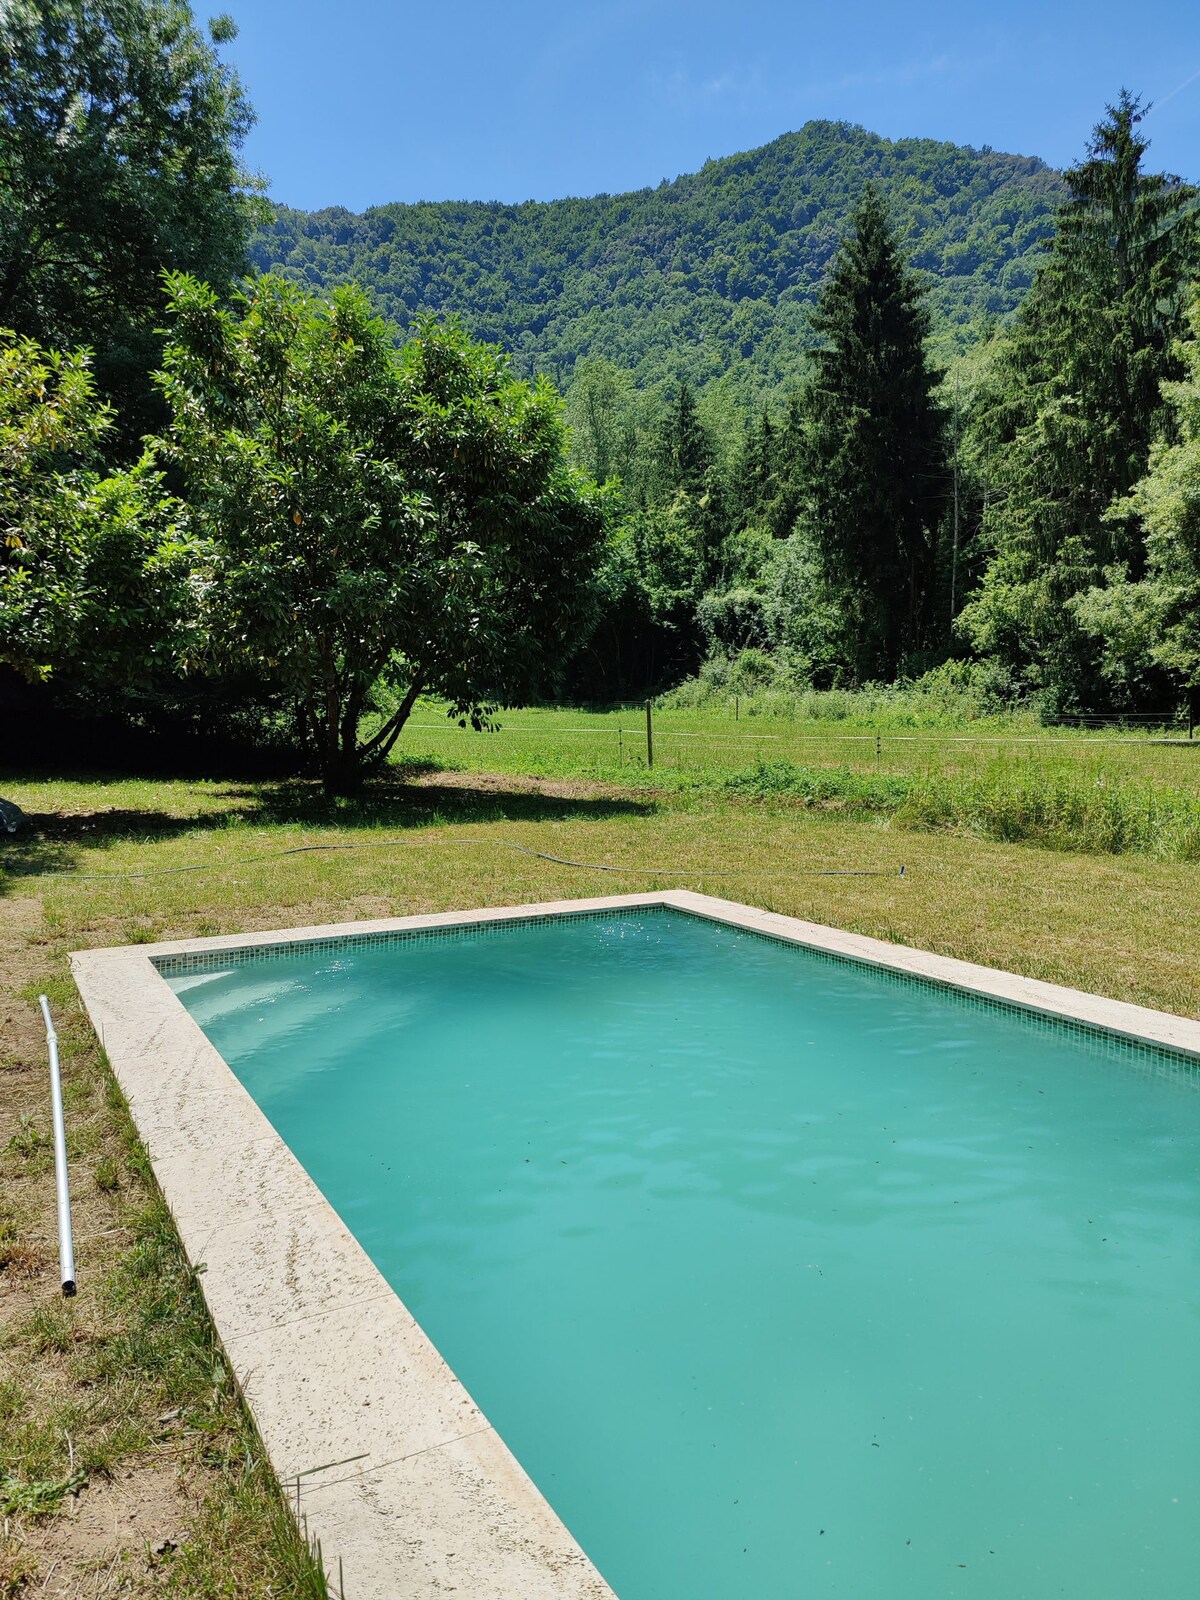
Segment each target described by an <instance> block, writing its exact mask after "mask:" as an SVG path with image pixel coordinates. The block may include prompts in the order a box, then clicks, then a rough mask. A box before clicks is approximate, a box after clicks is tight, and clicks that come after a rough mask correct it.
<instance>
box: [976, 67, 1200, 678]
mask: <svg viewBox="0 0 1200 1600" xmlns="http://www.w3.org/2000/svg"><path fill="white" fill-rule="evenodd" d="M1144 115H1145V111H1144V108H1143V107H1142V105H1141V103H1140V102H1139V101H1138V100H1136V99H1135V98H1134V97H1133V96H1131V95H1130V94H1128V93H1127V92H1125V91H1123V92H1122V94H1121V96H1120V99H1119V100H1118V102H1117V104H1116V105H1115V106H1110V107H1109V108H1108V114H1107V117H1106V119H1105V120H1104V121H1103V122H1101V123H1100V124H1099V125H1098V126H1097V128H1096V129H1095V131H1094V134H1093V137H1092V141H1091V144H1090V145H1089V147H1088V153H1087V159H1086V160H1085V161H1084V162H1083V163H1082V164H1081V165H1080V166H1078V167H1076V168H1075V169H1074V170H1072V171H1070V172H1068V173H1067V175H1066V176H1067V181H1068V184H1069V186H1070V199H1069V201H1068V202H1067V204H1066V205H1065V206H1064V208H1063V210H1062V212H1061V214H1060V219H1059V227H1058V233H1057V235H1056V237H1055V239H1054V241H1053V243H1052V246H1051V250H1050V256H1049V259H1048V260H1047V262H1046V264H1045V266H1044V267H1043V268H1042V270H1041V271H1040V272H1039V274H1038V277H1037V279H1036V281H1035V284H1034V287H1033V289H1032V291H1031V293H1030V295H1029V298H1028V300H1027V301H1026V302H1025V305H1024V306H1023V307H1022V309H1021V311H1020V313H1019V315H1018V317H1017V320H1016V322H1015V324H1014V326H1013V328H1012V329H1011V331H1010V332H1009V333H1007V334H1004V335H1001V336H1000V347H999V351H998V357H997V359H996V361H995V362H994V364H993V377H992V381H991V383H990V385H989V387H988V390H987V392H986V393H985V395H984V397H983V401H982V404H981V407H980V412H979V416H978V418H977V422H976V434H977V438H978V439H979V440H980V441H981V442H982V447H983V451H984V452H985V453H986V455H987V456H988V457H989V459H990V460H991V461H992V463H993V471H992V475H991V483H990V495H989V511H988V516H987V518H986V521H985V525H984V529H983V534H984V538H985V540H986V541H987V542H988V544H989V545H990V548H991V550H992V552H993V553H992V556H991V559H990V563H989V566H988V569H987V572H986V574H985V577H984V582H983V585H982V587H981V589H980V591H979V593H978V595H977V596H976V598H975V599H974V600H973V601H972V602H971V604H970V605H968V606H967V607H966V609H965V611H964V614H963V618H962V627H963V631H964V633H965V634H966V635H967V637H968V638H970V639H971V640H972V641H973V642H974V643H975V645H976V647H977V648H978V649H980V650H981V651H982V652H984V653H987V654H994V655H998V656H1000V657H1001V658H1002V659H1004V660H1005V661H1006V662H1007V664H1008V665H1009V666H1010V667H1013V668H1015V669H1016V670H1018V671H1019V672H1021V673H1023V674H1024V676H1025V677H1026V680H1027V681H1028V682H1029V683H1030V685H1031V686H1032V687H1034V688H1037V689H1039V690H1041V691H1042V692H1043V695H1044V697H1045V699H1046V701H1047V703H1048V704H1049V705H1050V706H1051V707H1057V708H1060V709H1078V708H1080V707H1088V706H1096V705H1098V704H1100V703H1101V702H1102V701H1104V700H1105V699H1106V698H1107V696H1108V694H1109V690H1107V689H1106V688H1105V686H1104V684H1103V681H1102V671H1101V653H1100V647H1099V644H1098V642H1097V640H1096V639H1095V638H1094V637H1092V636H1091V635H1089V634H1088V633H1086V632H1084V630H1083V629H1082V628H1080V627H1079V626H1077V625H1076V623H1075V621H1074V620H1073V615H1074V613H1073V601H1074V599H1075V597H1076V596H1078V595H1081V594H1083V593H1084V592H1085V591H1090V590H1092V589H1094V588H1095V587H1096V586H1097V585H1103V583H1104V582H1105V581H1106V579H1105V572H1106V570H1116V571H1117V572H1122V573H1125V574H1127V575H1128V576H1129V577H1130V578H1132V579H1133V580H1134V581H1136V580H1137V579H1138V578H1140V576H1141V574H1142V572H1143V570H1144V567H1145V538H1144V532H1143V528H1142V526H1141V522H1140V519H1139V517H1138V515H1137V514H1136V511H1135V502H1133V501H1127V502H1125V504H1126V505H1127V507H1128V514H1127V515H1124V516H1115V517H1114V516H1111V515H1108V514H1107V513H1108V511H1109V508H1110V506H1111V505H1112V504H1113V502H1114V501H1116V500H1122V499H1123V497H1125V496H1126V495H1127V494H1128V492H1129V489H1130V487H1131V486H1132V485H1133V484H1134V483H1135V482H1136V481H1137V480H1138V479H1139V478H1140V477H1141V475H1142V474H1143V473H1144V472H1145V470H1146V465H1147V462H1148V460H1149V455H1150V447H1151V444H1152V442H1153V440H1154V438H1155V437H1156V435H1158V434H1159V433H1160V432H1161V433H1164V435H1165V436H1168V437H1169V436H1170V430H1171V428H1172V426H1173V421H1172V417H1171V414H1170V411H1169V409H1168V408H1167V407H1166V406H1165V404H1164V401H1163V398H1162V393H1161V388H1162V384H1163V382H1164V380H1170V379H1173V378H1177V377H1178V376H1179V371H1178V364H1177V360H1176V358H1175V357H1174V356H1173V355H1172V345H1173V343H1174V342H1175V341H1177V340H1178V339H1179V337H1180V336H1181V335H1182V334H1183V332H1184V306H1185V298H1186V291H1187V286H1188V282H1189V279H1190V278H1192V277H1193V276H1194V275H1195V274H1196V272H1197V271H1198V270H1200V249H1198V246H1200V229H1198V226H1197V213H1196V206H1195V201H1196V191H1195V190H1194V189H1190V188H1189V187H1187V186H1186V185H1185V184H1183V183H1181V182H1180V180H1179V179H1178V178H1175V177H1172V176H1170V175H1168V174H1163V173H1159V174H1147V173H1145V172H1143V170H1142V163H1143V158H1144V156H1145V154H1146V151H1147V149H1148V141H1147V140H1146V139H1145V138H1143V137H1142V135H1141V134H1140V133H1139V131H1138V130H1139V125H1140V123H1141V121H1142V118H1143V116H1144Z"/></svg>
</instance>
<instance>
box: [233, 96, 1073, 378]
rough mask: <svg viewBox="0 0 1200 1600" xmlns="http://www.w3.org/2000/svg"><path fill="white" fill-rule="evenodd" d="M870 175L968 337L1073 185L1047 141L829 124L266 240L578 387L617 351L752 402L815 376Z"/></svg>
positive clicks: (278, 215)
mask: <svg viewBox="0 0 1200 1600" xmlns="http://www.w3.org/2000/svg"><path fill="white" fill-rule="evenodd" d="M867 182H874V183H875V184H877V185H878V188H879V191H880V194H881V195H882V196H883V197H884V198H885V199H886V201H887V203H888V206H889V209H890V212H891V214H892V216H893V218H894V221H895V225H896V228H897V231H898V234H899V240H900V245H901V248H902V249H903V250H904V251H905V252H906V254H907V255H908V256H909V257H910V259H911V260H912V263H913V265H914V267H916V268H917V269H918V270H919V271H921V272H923V273H928V274H930V275H931V278H932V280H933V287H932V290H931V293H930V306H931V309H932V312H933V315H934V319H935V322H936V323H937V325H938V326H939V327H940V328H941V329H942V330H943V332H944V333H945V335H946V336H947V342H948V345H953V344H955V343H961V342H962V341H963V340H965V339H967V338H968V337H970V335H971V334H972V332H973V331H977V330H978V328H979V327H980V326H981V325H982V324H983V323H985V322H986V321H987V319H988V318H994V317H998V316H1003V315H1005V314H1006V313H1008V312H1010V311H1012V310H1013V309H1014V307H1015V306H1016V305H1017V304H1018V302H1019V301H1020V298H1021V296H1022V294H1023V293H1024V292H1025V290H1026V289H1027V288H1028V286H1029V284H1030V282H1031V280H1032V277H1033V273H1034V271H1035V268H1036V265H1037V256H1038V250H1039V247H1040V245H1041V244H1042V242H1043V241H1044V240H1045V239H1046V238H1047V237H1048V236H1049V234H1050V233H1051V231H1052V229H1053V223H1054V211H1055V207H1056V206H1057V204H1058V202H1059V200H1060V199H1061V197H1062V184H1061V180H1060V179H1059V177H1058V175H1057V174H1056V173H1055V172H1053V171H1051V170H1050V169H1049V168H1048V167H1046V166H1044V165H1043V163H1042V162H1040V161H1036V160H1033V159H1031V158H1027V157H1023V156H1013V155H1002V154H999V153H997V152H994V151H991V150H982V151H978V150H969V149H963V148H961V147H959V146H956V145H951V144H940V143H937V142H935V141H933V140H929V139H902V140H897V141H891V140H887V139H881V138H879V137H878V136H876V135H874V134H871V133H867V132H866V131H865V130H864V129H862V128H859V127H853V126H851V125H850V124H848V123H840V122H839V123H834V122H811V123H808V124H806V126H805V127H803V128H802V129H800V131H799V132H797V133H789V134H785V135H784V136H783V137H782V138H780V139H776V140H774V141H773V142H772V143H771V144H769V145H765V146H764V147H763V148H762V149H759V150H751V151H748V152H746V153H744V154H742V155H736V156H729V157H727V158H725V159H723V160H719V161H709V162H707V163H706V164H705V165H704V167H703V168H702V169H701V170H700V171H699V172H698V173H694V174H691V175H689V176H686V177H681V178H677V179H676V180H675V181H674V182H671V183H668V182H666V181H665V180H664V181H663V183H661V184H660V185H659V186H658V188H656V189H643V190H639V191H638V192H636V193H633V194H620V195H597V196H595V197H593V198H591V199H570V200H555V201H551V202H550V203H548V204H537V203H533V202H530V203H528V204H525V205H516V206H510V205H499V204H482V203H458V202H450V201H447V202H441V203H428V204H419V205H385V206H377V207H374V208H373V209H371V210H370V211H367V212H364V213H363V214H362V215H361V216H356V215H353V214H352V213H350V212H349V211H346V210H344V209H342V208H339V207H335V208H332V209H330V210H327V211H319V212H314V213H308V212H303V211H293V210H289V209H288V208H286V207H278V208H277V209H276V212H275V217H274V220H273V221H272V223H271V224H270V225H269V226H268V227H265V228H264V229H262V230H261V231H260V232H259V233H258V234H257V235H256V237H255V239H254V241H253V245H252V254H253V257H254V260H255V262H256V263H257V265H258V266H259V267H260V268H262V269H263V270H272V271H278V272H281V273H282V274H283V275H284V276H286V277H289V278H292V279H293V280H294V281H296V282H298V283H302V284H304V285H306V286H307V287H309V288H317V289H320V288H325V287H328V286H332V285H334V284H339V283H348V282H357V283H360V284H361V285H362V286H363V287H364V288H365V289H366V290H367V291H368V293H369V294H370V295H371V296H372V298H373V299H374V301H375V302H376V304H377V305H378V306H379V308H380V309H381V310H382V311H384V312H385V313H386V314H387V315H388V316H390V317H391V318H393V319H394V320H395V321H396V322H397V323H398V324H399V325H400V326H402V327H403V326H405V325H407V323H408V322H409V321H411V319H412V318H413V317H414V316H416V315H418V314H420V313H421V312H426V311H433V312H439V313H441V312H446V311H454V312H456V313H458V314H459V315H461V316H462V318H463V320H464V322H465V324H466V326H467V327H468V328H469V329H470V331H471V332H472V333H473V334H475V335H476V336H477V337H478V338H481V339H487V340H492V341H495V342H497V343H499V344H502V345H503V346H504V348H505V349H507V350H509V351H511V352H512V353H513V358H514V361H515V363H516V365H517V367H518V369H519V370H521V371H524V372H526V373H533V372H544V373H548V374H549V375H550V376H551V377H552V378H554V379H555V381H556V382H558V383H559V384H560V385H564V386H565V385H566V384H568V383H569V382H570V380H571V378H572V375H573V373H574V371H575V367H576V364H577V363H578V362H579V361H580V360H582V359H583V358H586V357H595V356H603V357H604V358H606V359H607V360H609V361H611V362H613V363H614V364H615V365H617V366H619V367H623V368H626V369H628V370H629V371H630V372H632V373H633V374H634V378H635V381H636V382H637V384H638V385H639V387H642V388H646V387H649V386H651V385H653V384H655V383H658V382H668V383H671V384H675V383H678V382H679V381H680V380H686V381H687V382H689V383H690V384H691V385H692V386H693V387H700V386H703V385H705V384H707V383H710V382H711V381H712V380H714V379H719V378H728V377H729V375H732V379H733V385H734V388H735V391H736V392H737V394H738V395H739V396H740V397H741V399H743V400H749V399H752V398H754V397H755V396H758V395H761V394H764V393H770V392H774V391H778V390H779V389H780V387H781V386H786V385H787V384H788V383H790V382H792V381H794V380H796V379H797V378H798V377H799V375H800V373H801V370H802V367H803V352H804V351H805V350H806V349H807V348H808V347H809V346H810V345H811V342H812V339H811V334H810V331H809V320H808V319H809V312H810V311H811V309H812V306H813V304H814V303H815V300H816V297H817V294H818V291H819V290H820V287H821V284H822V282H823V281H824V278H825V275H826V273H827V272H828V270H829V265H830V262H831V260H832V258H833V255H834V253H835V252H836V250H837V248H838V246H839V244H840V243H841V240H842V238H843V237H844V235H845V232H846V226H847V218H848V216H849V215H850V213H851V211H852V210H853V209H854V207H855V206H856V205H857V203H858V201H859V199H860V198H861V195H862V190H863V186H864V184H865V183H867Z"/></svg>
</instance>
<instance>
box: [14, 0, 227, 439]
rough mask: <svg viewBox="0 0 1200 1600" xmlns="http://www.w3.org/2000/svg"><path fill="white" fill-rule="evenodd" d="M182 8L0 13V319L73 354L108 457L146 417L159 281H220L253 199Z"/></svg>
mask: <svg viewBox="0 0 1200 1600" xmlns="http://www.w3.org/2000/svg"><path fill="white" fill-rule="evenodd" d="M234 31H235V30H234V28H233V24H232V23H231V22H230V21H229V19H228V18H218V19H217V20H216V21H215V22H213V23H211V24H210V34H211V37H210V38H206V37H205V35H204V34H203V33H201V31H200V30H199V28H198V27H197V26H196V23H195V21H194V20H193V17H192V13H191V8H190V7H189V6H188V5H187V4H185V3H182V0H36V3H35V0H9V3H6V4H5V5H4V6H2V7H0V327H8V328H13V329H15V330H16V331H17V332H18V333H20V334H23V335H25V336H27V337H29V338H33V339H36V340H38V341H39V342H40V343H42V344H44V345H49V346H52V347H54V348H56V349H60V350H67V349H74V348H75V347H77V346H79V345H87V346H89V347H90V348H91V350H92V351H93V353H94V371H95V377H96V382H97V385H98V388H99V391H100V393H101V395H102V396H104V397H105V398H107V399H109V400H111V401H113V402H114V403H115V404H116V406H117V408H118V409H117V416H116V425H115V428H114V429H112V430H110V433H109V438H108V442H107V443H108V448H109V449H110V450H111V449H112V448H113V447H114V446H115V445H119V444H123V445H124V447H125V450H126V452H127V453H130V454H134V455H136V454H137V453H138V450H139V449H140V446H139V445H138V444H137V440H138V439H139V437H140V435H141V433H142V432H144V431H145V429H146V427H147V426H148V424H149V422H150V420H151V419H152V418H153V417H154V415H155V411H154V408H153V406H152V403H151V402H152V396H153V391H152V388H151V384H150V373H151V372H152V370H153V368H154V367H155V366H156V365H157V363H158V360H159V357H160V354H161V350H162V342H161V339H160V337H159V335H158V333H157V332H156V330H157V329H158V328H159V327H160V325H161V323H162V307H163V297H162V283H161V273H162V272H163V271H166V270H179V271H187V272H192V273H195V274H197V275H198V276H200V277H203V278H205V279H208V280H209V281H210V282H212V283H214V284H220V285H227V284H228V283H229V281H230V279H231V278H232V277H233V276H234V275H235V274H236V273H238V272H240V271H242V270H243V268H244V266H245V264H246V237H247V233H248V231H249V228H250V226H251V224H252V222H253V219H254V217H255V216H256V215H257V214H258V211H257V209H256V202H255V201H254V197H253V195H252V193H251V190H250V188H249V187H248V180H247V177H246V175H245V173H244V172H243V171H242V170H241V168H240V166H239V164H238V159H237V152H238V149H239V147H240V145H241V142H242V139H243V138H244V136H245V134H246V133H247V131H248V130H249V127H250V125H251V122H252V115H251V112H250V107H249V104H248V102H247V100H246V98H245V95H244V93H243V91H242V88H241V85H240V84H239V82H238V80H237V77H236V75H235V74H234V73H233V72H232V71H231V70H230V69H229V68H228V67H226V66H224V65H223V64H222V63H221V61H220V59H219V58H218V56H217V53H216V49H215V46H216V45H217V44H219V43H222V42H225V41H227V40H229V39H230V38H232V37H233V35H234Z"/></svg>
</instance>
